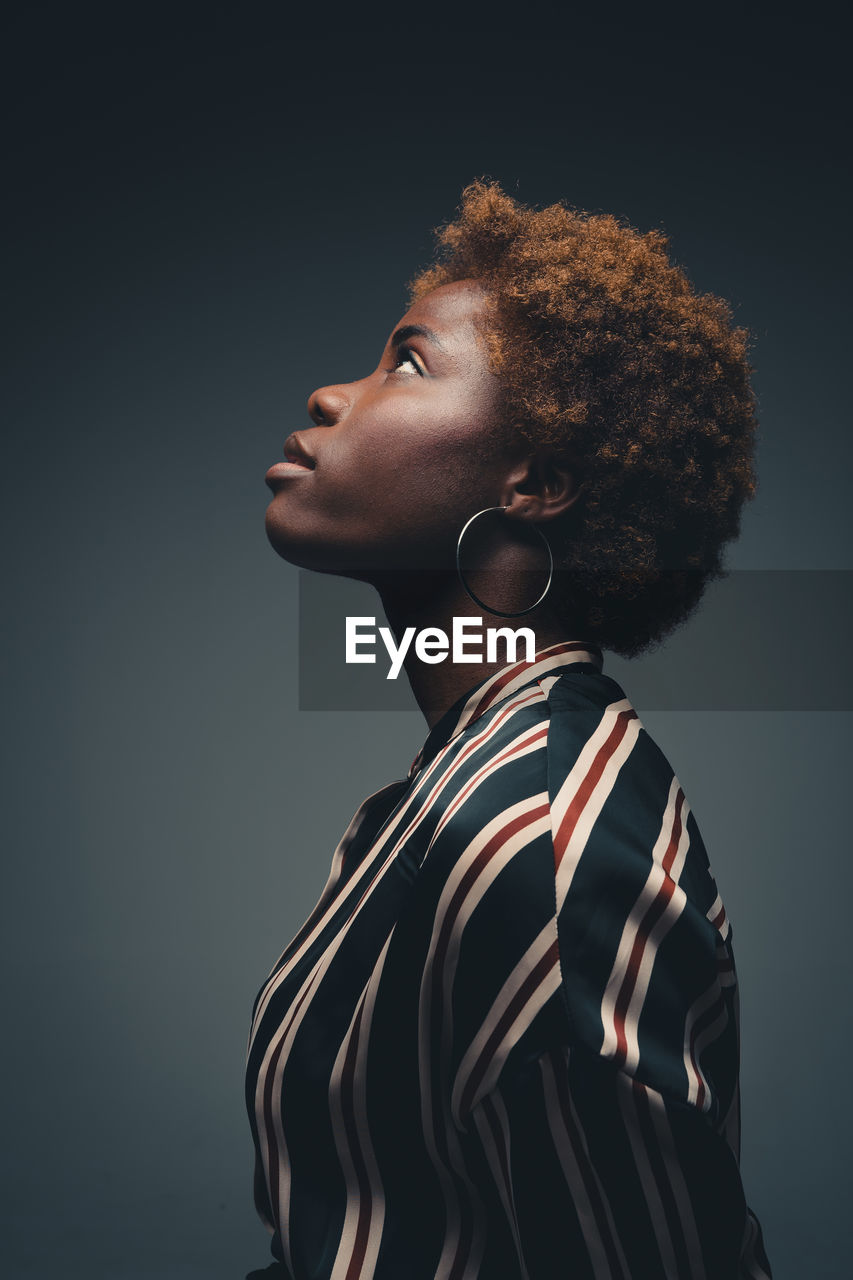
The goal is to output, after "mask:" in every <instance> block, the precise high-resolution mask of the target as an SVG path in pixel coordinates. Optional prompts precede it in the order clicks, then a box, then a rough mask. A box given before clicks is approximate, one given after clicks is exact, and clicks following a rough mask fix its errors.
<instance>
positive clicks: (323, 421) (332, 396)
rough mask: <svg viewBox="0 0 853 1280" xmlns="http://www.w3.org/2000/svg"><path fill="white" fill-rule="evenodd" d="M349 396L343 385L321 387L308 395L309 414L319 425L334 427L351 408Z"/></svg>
mask: <svg viewBox="0 0 853 1280" xmlns="http://www.w3.org/2000/svg"><path fill="white" fill-rule="evenodd" d="M349 404H350V401H349V397H348V396H347V394H346V388H345V387H343V386H342V385H337V386H330V387H319V388H318V389H317V390H316V391H312V393H311V395H310V396H309V397H308V414H309V417H310V418H311V421H312V422H313V423H314V424H315V425H316V426H318V427H333V426H334V425H335V423H336V422H340V420H341V418H342V417H343V416H344V414H345V413H346V411H347V409H348V408H349Z"/></svg>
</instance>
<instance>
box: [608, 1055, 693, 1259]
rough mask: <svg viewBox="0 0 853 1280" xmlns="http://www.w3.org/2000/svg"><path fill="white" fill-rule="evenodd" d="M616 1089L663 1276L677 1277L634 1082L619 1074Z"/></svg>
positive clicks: (643, 1086) (644, 1089)
mask: <svg viewBox="0 0 853 1280" xmlns="http://www.w3.org/2000/svg"><path fill="white" fill-rule="evenodd" d="M637 1085H638V1087H639V1088H641V1089H642V1090H643V1092H644V1093H645V1092H646V1087H645V1085H643V1084H641V1083H640V1081H637ZM616 1088H617V1092H618V1095H619V1108H620V1110H621V1112H622V1119H623V1120H624V1121H625V1132H626V1133H627V1135H628V1141H629V1143H630V1144H631V1151H632V1152H633V1154H634V1163H635V1164H636V1166H637V1176H638V1179H639V1183H640V1186H641V1187H642V1190H643V1195H644V1196H645V1198H646V1204H647V1205H648V1209H649V1218H650V1220H651V1224H652V1230H653V1231H654V1233H655V1240H656V1241H657V1246H658V1252H659V1253H660V1257H661V1262H662V1263H663V1268H664V1269H663V1274H664V1275H667V1276H677V1275H678V1265H677V1263H676V1261H675V1247H674V1245H673V1243H672V1236H671V1235H670V1231H669V1224H668V1222H667V1219H666V1213H665V1212H664V1207H663V1202H662V1200H661V1198H660V1190H659V1188H658V1184H657V1180H656V1178H655V1175H654V1171H653V1169H652V1166H651V1161H650V1160H649V1155H648V1150H647V1148H646V1141H645V1136H644V1133H643V1128H642V1122H641V1120H640V1116H639V1115H638V1113H637V1099H636V1098H635V1096H634V1082H633V1079H632V1077H631V1076H626V1075H625V1074H624V1073H623V1072H621V1071H620V1072H618V1073H617V1076H616Z"/></svg>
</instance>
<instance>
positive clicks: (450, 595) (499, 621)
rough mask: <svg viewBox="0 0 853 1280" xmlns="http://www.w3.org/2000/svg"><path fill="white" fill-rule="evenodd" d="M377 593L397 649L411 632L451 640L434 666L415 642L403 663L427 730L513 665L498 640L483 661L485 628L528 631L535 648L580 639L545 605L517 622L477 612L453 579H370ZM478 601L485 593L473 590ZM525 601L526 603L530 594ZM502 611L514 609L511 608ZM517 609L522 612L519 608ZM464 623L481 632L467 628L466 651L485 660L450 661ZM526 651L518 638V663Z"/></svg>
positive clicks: (423, 575) (419, 576)
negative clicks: (457, 625)
mask: <svg viewBox="0 0 853 1280" xmlns="http://www.w3.org/2000/svg"><path fill="white" fill-rule="evenodd" d="M374 586H375V587H376V589H377V591H378V592H379V595H380V598H381V600H382V607H383V609H384V610H385V616H386V618H387V619H388V625H389V626H390V628H391V630H392V631H393V633H394V637H395V639H396V642H397V644H398V645H399V644H400V643H401V641H402V640H403V637H404V635H405V632H406V631H407V629H409V628H414V632H415V635H417V633H419V632H420V631H423V630H424V629H425V628H426V627H430V628H436V627H437V628H439V629H440V630H441V631H442V632H444V634H445V635H446V636H447V637H448V640H449V641H450V645H451V648H450V652H448V654H447V656H446V657H445V658H444V659H443V660H442V661H441V662H438V663H435V664H430V663H426V662H423V661H422V660H421V659H420V658H419V657H418V656H417V654H416V652H415V645H414V637H412V640H411V643H410V644H409V647H408V651H407V653H406V656H405V658H404V659H403V669H404V671H405V672H406V676H407V677H408V680H409V684H410V685H411V688H412V693H413V694H414V696H415V701H416V702H417V704H418V706H419V707H420V709H421V711H422V713H423V715H424V718H425V719H426V722H427V725H428V726H429V728H430V729H432V728H433V726H434V725H435V724H437V723H438V721H439V720H440V719H441V717H442V716H443V715H444V713H445V711H447V710H448V709H449V708H450V707H452V706H453V704H454V702H456V701H457V700H458V699H459V698H461V697H462V695H463V694H464V693H466V692H467V691H468V690H469V689H472V688H473V687H474V685H477V684H479V683H480V681H482V680H485V679H487V678H488V677H489V676H492V675H494V674H495V673H496V672H498V671H500V670H501V668H503V667H505V666H507V664H508V663H510V662H512V661H513V654H512V649H511V648H510V649H509V650H507V646H506V641H505V640H504V639H503V638H502V637H500V636H499V637H497V648H496V654H497V656H496V658H495V660H494V661H492V662H489V661H487V660H486V631H487V629H488V628H508V629H509V630H511V631H517V630H518V629H519V628H521V627H526V628H528V629H529V630H530V631H532V632H533V634H534V637H535V645H534V647H535V649H536V650H537V651H538V650H540V649H544V648H547V647H548V646H549V645H552V644H558V643H559V642H560V641H562V640H570V639H578V637H577V636H574V635H570V634H569V632H568V630H567V628H566V625H565V623H561V622H559V621H558V620H557V619H556V618H555V617H554V614H553V612H552V610H551V609H550V608H549V607H548V604H547V602H545V603H543V604H542V605H540V606H539V607H538V608H536V609H535V610H533V611H532V612H531V613H528V614H525V615H523V616H522V617H518V618H502V617H497V616H495V615H494V614H492V613H489V612H488V611H487V610H485V609H480V608H478V606H477V605H475V604H474V602H473V601H472V600H471V598H470V597H469V596H468V594H467V593H466V592H465V591H464V589H463V588H462V586H461V584H460V582H459V579H458V578H457V577H456V575H455V574H453V575H451V574H443V573H442V574H439V573H436V574H426V573H420V574H416V575H414V577H412V575H408V576H406V577H400V578H398V577H395V576H393V575H388V576H386V577H384V578H383V579H381V580H374ZM476 594H477V595H478V596H480V598H481V599H487V598H488V597H487V596H486V595H485V594H482V595H481V593H480V592H479V591H476ZM527 599H528V600H529V599H530V594H529V592H528V594H527ZM502 606H504V607H507V609H512V608H513V607H519V606H517V605H516V606H513V604H511V603H510V604H508V605H505V602H502ZM520 607H523V605H522V606H520ZM454 618H456V619H460V618H465V619H468V620H469V621H470V622H472V623H475V624H476V622H477V621H478V620H479V622H480V624H481V626H480V629H476V627H475V626H470V627H469V628H467V631H468V637H467V641H466V649H467V651H468V652H469V653H471V654H480V655H481V656H482V657H483V661H482V662H480V661H473V662H472V661H468V662H465V661H456V660H454V655H453V649H452V643H453V620H454ZM478 637H479V638H478ZM525 654H526V648H525V644H524V641H523V639H522V638H521V637H520V638H519V644H518V646H517V650H516V656H517V660H519V661H521V660H523V658H524V657H525Z"/></svg>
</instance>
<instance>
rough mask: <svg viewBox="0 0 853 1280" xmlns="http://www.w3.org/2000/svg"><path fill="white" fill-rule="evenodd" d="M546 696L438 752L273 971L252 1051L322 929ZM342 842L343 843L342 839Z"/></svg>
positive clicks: (519, 704)
mask: <svg viewBox="0 0 853 1280" xmlns="http://www.w3.org/2000/svg"><path fill="white" fill-rule="evenodd" d="M541 698H542V693H541V691H540V690H539V689H538V688H536V689H535V690H533V691H531V692H529V693H528V694H527V696H525V697H522V698H519V699H518V700H517V701H516V702H514V703H513V704H511V705H510V706H508V707H506V708H503V709H502V710H501V712H500V713H499V714H498V715H497V716H495V717H494V719H493V720H492V721H491V722H490V723H489V724H487V725H486V726H485V728H484V729H482V730H481V731H480V732H479V733H476V734H474V735H473V736H472V737H471V739H470V740H469V741H468V742H465V743H464V745H460V743H461V740H457V742H456V743H454V744H453V750H454V751H456V755H455V757H454V759H453V760H452V762H451V764H450V765H447V763H446V757H447V755H448V753H449V751H450V744H447V745H446V746H445V747H444V748H443V749H442V751H440V752H439V753H438V755H437V756H436V757H435V759H434V760H433V761H432V763H431V764H430V766H429V767H428V768H427V769H426V770H424V772H423V773H422V774H421V776H420V778H419V779H418V782H417V784H416V785H415V786H414V788H413V790H412V792H411V794H410V795H409V796H408V798H407V799H406V802H405V804H404V805H403V807H402V808H401V810H400V812H399V813H398V814H397V815H396V817H395V819H394V821H393V822H388V825H387V826H386V827H385V829H384V830H383V831H382V833H381V834H380V836H379V837H378V838H377V840H376V841H375V843H374V844H372V845H371V847H370V850H369V854H368V855H367V856H366V857H365V858H364V859H363V861H362V862H361V863H360V864H359V866H358V867H357V868H356V870H355V871H354V872H353V875H352V877H351V879H350V880H349V881H348V883H347V886H346V888H345V890H344V892H343V894H342V896H341V897H340V898H339V899H338V900H337V901H334V902H331V903H330V904H329V907H328V908H327V910H326V912H325V913H324V914H323V915H322V916H320V917H318V919H317V921H316V923H315V925H314V927H313V929H312V930H311V931H310V933H309V934H308V935H307V936H306V937H305V938H304V939H303V941H302V945H301V946H300V947H299V948H298V949H297V950H296V951H295V952H294V953H293V955H292V956H290V958H289V959H288V961H287V963H286V964H285V965H283V966H282V968H281V969H279V970H277V971H274V972H273V975H272V977H271V978H270V980H269V981H268V983H267V987H266V989H265V990H264V992H263V995H262V997H261V999H260V1000H259V1001H258V1007H257V1009H256V1011H255V1017H254V1020H253V1023H252V1031H251V1035H250V1041H249V1045H250V1049H251V1043H252V1040H253V1039H254V1037H255V1035H256V1034H257V1030H258V1027H259V1026H260V1024H261V1021H262V1019H263V1016H264V1014H265V1013H266V1010H267V1008H268V1007H269V1003H270V1001H271V1000H272V997H273V996H274V994H275V992H276V991H277V990H278V988H279V986H280V985H281V984H282V983H283V982H284V981H285V980H286V978H287V977H288V975H289V974H290V973H291V972H292V970H293V969H294V967H295V966H296V965H297V964H298V962H299V960H300V959H301V958H302V956H303V955H304V954H305V952H306V951H308V950H309V949H310V947H311V945H312V944H313V942H314V941H315V940H316V938H317V937H318V936H319V935H320V933H321V932H322V930H323V929H324V928H325V926H326V925H327V923H328V921H329V920H330V919H331V916H332V914H333V912H335V911H339V910H342V909H343V905H344V904H345V903H347V902H349V901H350V899H351V898H352V897H354V896H356V895H358V894H359V893H360V892H362V891H363V882H364V881H365V880H367V879H368V877H369V876H370V875H371V874H372V876H373V879H372V883H370V884H369V886H368V891H369V889H371V888H373V887H374V885H375V883H376V881H377V880H378V879H379V878H380V877H381V876H382V874H383V873H384V872H385V870H386V868H387V866H388V864H389V863H390V862H391V861H392V860H393V859H394V858H395V857H396V855H397V853H398V852H399V850H400V849H401V848H402V846H403V845H404V844H405V842H406V841H407V840H408V839H410V837H411V836H412V835H413V833H414V832H415V831H416V830H417V828H418V827H419V826H420V825H421V823H422V822H425V821H427V820H428V819H429V818H430V815H431V814H432V811H433V808H434V802H435V800H436V799H437V797H438V795H439V793H440V792H441V791H442V789H443V788H444V787H446V786H447V785H448V784H449V783H450V782H451V781H452V780H453V779H454V777H455V775H456V773H457V771H458V769H459V768H460V767H461V765H462V764H463V763H465V762H467V760H468V759H469V757H470V756H471V755H472V754H474V753H475V752H476V751H477V750H479V748H480V747H483V746H485V745H486V744H487V743H488V742H489V741H490V739H491V738H492V737H493V736H494V735H495V734H496V733H497V732H498V731H499V730H500V729H501V728H502V727H503V725H504V724H505V723H506V721H507V720H509V719H510V718H511V717H512V716H513V715H515V714H516V713H517V712H518V711H520V710H522V709H523V708H524V707H525V706H527V705H528V704H529V703H531V702H536V701H538V700H540V699H541ZM443 766H444V767H443ZM431 778H434V779H435V781H434V782H433V783H432V785H430V779H431ZM391 785H395V784H391ZM385 790H386V788H385V787H383V788H382V790H381V791H378V792H376V793H375V795H374V796H371V797H370V798H369V799H368V800H366V801H365V802H364V804H363V805H362V806H361V807H360V809H359V811H358V812H357V813H356V815H355V817H354V818H353V820H352V822H351V823H350V827H349V828H348V831H350V830H351V829H352V828H353V824H355V823H356V821H358V825H359V826H360V825H361V821H363V817H364V815H363V814H362V817H361V818H359V813H361V810H363V809H364V808H365V806H367V805H368V804H369V803H370V800H372V799H375V798H376V796H379V795H381V794H382V791H385ZM425 793H426V794H425ZM412 811H414V817H412V818H409V815H410V814H411V813H412ZM407 818H408V819H409V821H408V826H406V827H405V829H404V830H403V832H402V834H399V833H400V828H401V826H404V824H405V823H406V820H407ZM395 836H396V839H395V842H394V846H393V848H392V850H391V853H390V854H389V855H388V857H387V858H386V859H385V861H384V862H383V863H382V865H381V866H380V867H379V868H378V870H377V869H376V868H377V863H378V861H379V857H380V855H381V853H382V851H383V849H384V848H385V847H386V845H387V844H388V843H389V842H390V841H391V840H392V839H394V838H395ZM344 839H346V836H345V837H344ZM351 840H352V836H351V837H350V841H349V842H350V843H351ZM341 843H343V841H342V842H341ZM335 857H336V859H337V857H338V855H337V853H336V855H335ZM330 880H331V877H330ZM285 953H286V949H285Z"/></svg>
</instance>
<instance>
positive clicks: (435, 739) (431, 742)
mask: <svg viewBox="0 0 853 1280" xmlns="http://www.w3.org/2000/svg"><path fill="white" fill-rule="evenodd" d="M579 663H583V664H588V665H592V666H593V667H594V668H595V669H596V671H601V670H602V667H603V665H604V659H603V656H602V652H601V649H599V647H598V645H596V644H593V643H592V642H591V641H588V640H561V641H560V642H559V643H558V644H552V645H549V646H548V647H547V648H545V649H537V650H536V653H535V654H534V656H533V661H532V662H511V663H509V665H508V666H506V667H502V668H501V670H500V671H496V672H495V673H494V675H491V676H487V678H486V679H485V680H481V681H480V683H479V684H477V685H475V686H474V688H473V689H469V690H468V692H467V693H463V694H462V697H461V698H458V699H457V700H456V702H454V704H453V706H452V707H450V708H449V709H448V710H447V711H445V713H444V715H443V716H442V717H441V719H440V720H438V721H437V722H436V724H434V725H433V727H432V729H430V732H429V735H428V737H427V740H426V742H425V743H424V745H423V746H422V747H421V749H420V751H419V752H418V754H417V755H416V756H415V758H414V760H413V761H412V763H411V765H410V767H409V772H408V777H409V778H413V777H414V776H415V774H416V773H418V772H419V770H421V769H423V768H424V766H425V765H427V764H429V763H430V761H431V760H433V759H434V758H435V756H437V755H438V753H439V751H440V750H441V748H442V747H444V746H446V745H447V743H448V742H450V741H451V740H452V739H453V738H455V737H457V736H458V735H459V734H460V733H462V731H463V730H464V729H467V728H468V725H469V724H473V722H474V721H475V720H477V719H479V717H480V716H481V715H483V713H484V712H486V711H488V710H489V708H490V707H493V706H495V705H496V704H497V703H498V702H503V701H504V700H505V699H506V698H510V697H512V695H513V694H515V693H518V691H519V689H524V688H525V687H526V686H527V685H530V684H536V683H537V681H539V680H542V679H543V678H544V677H545V676H550V677H551V681H549V684H550V683H553V681H554V680H557V679H559V677H560V675H562V672H563V670H564V669H565V668H566V667H569V666H574V665H576V664H579Z"/></svg>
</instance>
